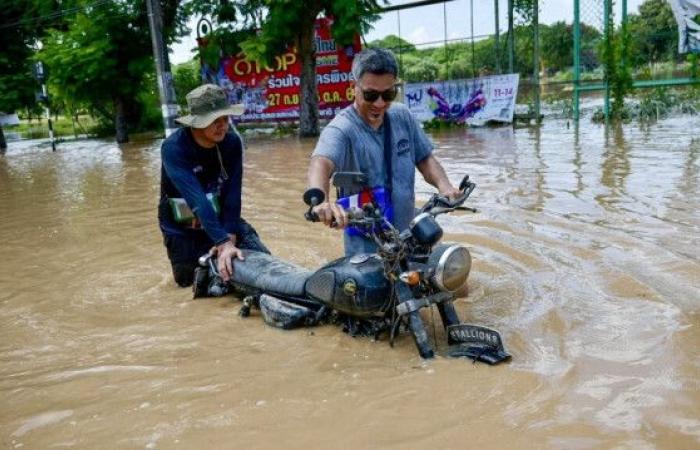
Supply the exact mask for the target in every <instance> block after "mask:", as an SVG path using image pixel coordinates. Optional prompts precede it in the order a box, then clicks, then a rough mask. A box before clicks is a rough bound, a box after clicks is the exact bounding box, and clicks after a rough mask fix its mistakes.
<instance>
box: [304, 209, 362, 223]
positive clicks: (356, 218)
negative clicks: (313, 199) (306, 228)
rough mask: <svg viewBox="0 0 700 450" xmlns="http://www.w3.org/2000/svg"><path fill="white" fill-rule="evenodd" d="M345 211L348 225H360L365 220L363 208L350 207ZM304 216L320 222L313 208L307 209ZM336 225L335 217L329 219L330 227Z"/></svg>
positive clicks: (311, 220)
mask: <svg viewBox="0 0 700 450" xmlns="http://www.w3.org/2000/svg"><path fill="white" fill-rule="evenodd" d="M345 213H346V214H347V216H348V224H349V225H360V224H363V223H364V222H365V213H364V211H363V210H361V209H359V208H350V209H348V210H346V211H345ZM304 218H305V219H306V220H308V221H309V222H320V221H321V219H320V218H319V217H318V214H316V213H315V212H314V211H313V210H309V211H307V212H305V213H304ZM336 226H337V223H336V221H335V218H333V219H332V220H331V228H335V227H336Z"/></svg>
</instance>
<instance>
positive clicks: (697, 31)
mask: <svg viewBox="0 0 700 450" xmlns="http://www.w3.org/2000/svg"><path fill="white" fill-rule="evenodd" d="M668 2H669V3H670V4H671V9H672V10H673V15H674V16H676V22H678V53H688V52H690V53H700V20H698V19H696V17H697V16H698V15H700V0H668Z"/></svg>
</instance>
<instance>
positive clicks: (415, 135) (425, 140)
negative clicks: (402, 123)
mask: <svg viewBox="0 0 700 450" xmlns="http://www.w3.org/2000/svg"><path fill="white" fill-rule="evenodd" d="M406 114H407V115H408V117H407V118H406V120H408V121H409V126H410V127H411V138H412V140H413V146H414V148H415V152H414V153H413V157H414V160H413V162H414V164H416V165H417V164H419V163H420V162H421V161H423V160H424V159H425V158H427V157H428V156H430V155H431V154H432V153H433V148H434V147H435V146H434V145H433V143H432V141H431V140H430V138H429V137H428V136H427V135H426V134H425V131H423V127H421V125H420V122H418V120H417V119H416V118H415V117H414V116H413V114H411V112H410V111H408V110H406Z"/></svg>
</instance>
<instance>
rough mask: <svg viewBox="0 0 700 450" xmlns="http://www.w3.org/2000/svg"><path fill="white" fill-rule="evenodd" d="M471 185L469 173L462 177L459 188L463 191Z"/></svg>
mask: <svg viewBox="0 0 700 450" xmlns="http://www.w3.org/2000/svg"><path fill="white" fill-rule="evenodd" d="M467 186H469V174H466V175H464V178H462V182H461V183H459V190H460V191H463V190H465V189H466V188H467Z"/></svg>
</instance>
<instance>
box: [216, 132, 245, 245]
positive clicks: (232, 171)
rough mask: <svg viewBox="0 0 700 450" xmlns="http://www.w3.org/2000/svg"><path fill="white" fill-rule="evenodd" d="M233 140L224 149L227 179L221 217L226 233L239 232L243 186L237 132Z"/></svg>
mask: <svg viewBox="0 0 700 450" xmlns="http://www.w3.org/2000/svg"><path fill="white" fill-rule="evenodd" d="M232 136H233V141H232V143H231V145H230V146H229V147H228V148H227V149H226V150H227V151H226V158H225V159H224V167H225V169H226V173H227V174H228V179H227V180H225V181H224V183H223V185H222V190H221V195H222V200H223V204H222V213H221V219H222V221H223V223H224V229H225V230H226V232H227V233H231V234H236V235H238V234H239V227H240V223H241V204H242V200H241V197H242V189H243V188H242V186H243V143H242V141H241V138H240V136H239V135H238V134H233V135H232Z"/></svg>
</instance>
